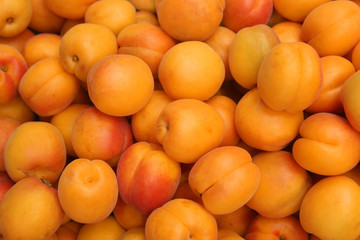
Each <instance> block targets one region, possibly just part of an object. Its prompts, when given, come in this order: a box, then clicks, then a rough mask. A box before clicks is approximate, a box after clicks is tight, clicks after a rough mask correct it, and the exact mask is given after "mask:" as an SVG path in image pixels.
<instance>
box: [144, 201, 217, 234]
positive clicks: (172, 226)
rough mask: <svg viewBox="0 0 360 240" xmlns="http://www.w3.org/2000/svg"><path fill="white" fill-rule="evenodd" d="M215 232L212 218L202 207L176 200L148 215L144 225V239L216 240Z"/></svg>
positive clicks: (214, 223)
mask: <svg viewBox="0 0 360 240" xmlns="http://www.w3.org/2000/svg"><path fill="white" fill-rule="evenodd" d="M199 223H201V224H199ZM217 230H218V228H217V225H216V220H215V218H214V216H213V215H212V214H210V213H209V212H208V211H207V210H206V209H205V208H204V207H202V206H201V205H200V204H198V203H196V202H194V201H191V200H188V199H181V198H177V199H173V200H170V201H168V202H167V203H165V204H164V205H162V206H161V207H159V208H157V209H155V210H154V211H152V212H151V213H150V215H149V217H148V219H147V221H146V225H145V238H146V239H147V240H155V239H173V240H180V239H202V240H216V239H217Z"/></svg>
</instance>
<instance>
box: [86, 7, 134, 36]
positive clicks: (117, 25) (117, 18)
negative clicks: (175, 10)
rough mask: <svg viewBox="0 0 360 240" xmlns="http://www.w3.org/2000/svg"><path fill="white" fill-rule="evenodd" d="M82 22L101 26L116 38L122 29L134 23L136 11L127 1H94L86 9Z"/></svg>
mask: <svg viewBox="0 0 360 240" xmlns="http://www.w3.org/2000/svg"><path fill="white" fill-rule="evenodd" d="M84 20H85V22H86V23H96V24H100V25H103V26H105V27H107V28H109V29H110V30H111V31H112V32H113V33H114V35H115V36H117V35H118V34H119V32H120V31H121V30H122V29H123V28H124V27H126V26H127V25H130V24H133V23H135V22H136V9H135V6H134V5H133V4H132V3H131V2H129V1H119V0H103V1H95V2H93V3H92V4H91V5H90V6H89V7H88V8H87V9H86V12H85V16H84Z"/></svg>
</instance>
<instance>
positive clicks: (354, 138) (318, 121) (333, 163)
mask: <svg viewBox="0 0 360 240" xmlns="http://www.w3.org/2000/svg"><path fill="white" fill-rule="evenodd" d="M299 134H300V137H299V138H298V139H296V141H295V142H294V144H293V146H292V153H293V156H294V158H295V161H296V162H297V163H298V164H299V165H300V166H301V167H303V168H304V169H306V170H308V171H310V172H313V173H316V174H321V175H325V176H327V175H338V174H342V173H345V172H347V171H349V170H350V169H352V168H353V167H355V166H356V165H357V164H358V162H359V159H360V147H359V146H360V133H359V132H357V131H356V130H355V129H353V128H352V127H351V125H350V124H349V122H348V121H347V120H346V119H345V118H343V117H341V116H339V115H336V114H334V113H327V112H320V113H315V114H313V115H311V116H309V117H308V118H306V119H305V120H304V121H303V122H302V123H301V125H300V129H299Z"/></svg>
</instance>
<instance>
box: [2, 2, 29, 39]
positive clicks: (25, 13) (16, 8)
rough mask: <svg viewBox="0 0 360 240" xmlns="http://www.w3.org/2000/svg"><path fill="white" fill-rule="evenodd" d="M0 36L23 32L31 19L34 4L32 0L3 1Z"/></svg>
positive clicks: (11, 35)
mask: <svg viewBox="0 0 360 240" xmlns="http://www.w3.org/2000/svg"><path fill="white" fill-rule="evenodd" d="M0 8H1V9H6V11H1V14H0V37H14V36H16V35H18V34H19V33H21V32H23V31H24V30H25V29H26V28H27V27H28V26H29V23H30V21H31V16H32V4H31V1H30V0H19V1H1V3H0Z"/></svg>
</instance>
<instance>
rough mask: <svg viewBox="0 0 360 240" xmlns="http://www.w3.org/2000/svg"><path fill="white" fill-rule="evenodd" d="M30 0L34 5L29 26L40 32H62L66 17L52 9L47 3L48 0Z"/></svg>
mask: <svg viewBox="0 0 360 240" xmlns="http://www.w3.org/2000/svg"><path fill="white" fill-rule="evenodd" d="M30 1H31V5H32V15H31V20H30V23H29V28H30V29H32V30H34V31H36V32H38V33H55V34H58V33H60V31H61V28H62V25H63V24H64V22H65V18H63V17H61V16H59V15H57V14H56V13H54V12H53V11H51V10H50V9H49V8H48V6H47V5H46V0H30Z"/></svg>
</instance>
